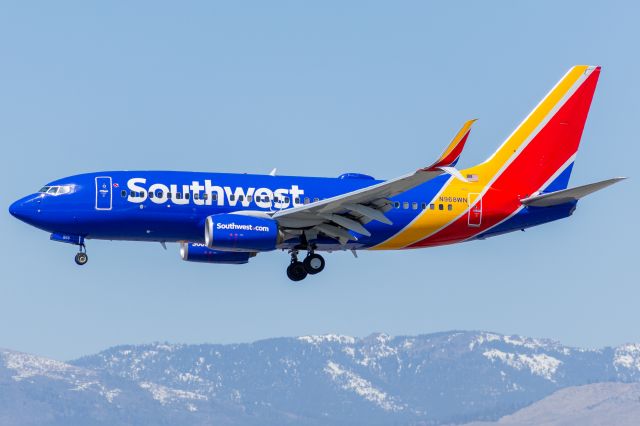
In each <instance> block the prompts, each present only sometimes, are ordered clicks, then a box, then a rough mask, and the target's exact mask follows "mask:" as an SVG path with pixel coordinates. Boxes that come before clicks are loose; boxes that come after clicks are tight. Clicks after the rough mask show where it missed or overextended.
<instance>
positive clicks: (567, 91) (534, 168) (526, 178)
mask: <svg viewBox="0 0 640 426" xmlns="http://www.w3.org/2000/svg"><path fill="white" fill-rule="evenodd" d="M599 75H600V67H599V66H589V65H577V66H574V67H573V68H571V69H570V70H569V71H568V72H567V73H566V74H565V75H564V77H562V79H561V80H560V81H559V82H558V83H557V84H556V85H555V86H554V87H553V89H551V91H550V92H549V93H548V94H547V96H545V97H544V99H542V101H541V102H540V103H539V104H538V105H537V106H536V107H535V108H534V109H533V111H531V113H530V114H529V115H528V116H527V117H526V118H525V119H524V121H523V122H522V123H520V125H519V126H518V127H517V128H516V129H515V130H514V132H513V133H512V134H511V135H510V136H509V137H508V138H507V140H506V141H505V142H504V143H503V144H502V145H501V146H500V148H498V150H497V151H496V152H495V153H494V154H493V155H492V156H491V157H490V158H489V159H488V160H487V161H486V162H485V163H483V164H482V165H481V166H482V168H483V169H485V171H486V172H488V174H490V175H492V176H493V178H492V179H491V180H492V181H493V182H495V184H494V185H492V186H493V187H494V188H495V187H496V185H497V186H498V187H501V183H502V184H504V179H500V177H506V176H504V175H511V177H512V178H514V177H515V175H517V178H518V181H519V185H518V186H519V187H520V188H535V189H536V190H538V191H546V192H549V191H557V190H561V189H564V188H566V187H567V185H568V183H569V176H570V175H571V168H572V166H573V161H574V159H575V156H576V153H577V151H578V146H579V144H580V138H581V137H582V131H583V129H584V124H585V121H586V119H587V114H588V113H589V107H590V106H591V99H592V98H593V94H594V91H595V88H596V84H597V82H598V77H599ZM514 169H518V170H519V172H517V173H514ZM523 171H524V172H523ZM511 180H512V181H513V179H511ZM499 181H502V182H499ZM522 195H524V196H527V195H530V193H529V194H522Z"/></svg>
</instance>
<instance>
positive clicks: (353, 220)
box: [272, 120, 476, 245]
mask: <svg viewBox="0 0 640 426" xmlns="http://www.w3.org/2000/svg"><path fill="white" fill-rule="evenodd" d="M475 121H476V120H469V121H467V122H466V123H465V124H464V125H463V126H462V128H461V129H460V131H459V132H458V133H457V134H456V135H455V137H454V138H453V140H452V141H451V143H450V144H449V146H447V148H446V149H445V150H444V152H443V153H442V155H441V156H440V158H438V160H437V161H436V162H434V163H433V164H431V165H430V166H428V167H425V168H422V169H418V170H416V171H415V172H413V173H409V174H407V175H404V176H400V177H397V178H395V179H391V180H388V181H385V182H381V183H378V184H375V185H371V186H368V187H365V188H361V189H358V190H355V191H352V192H347V193H345V194H341V195H337V196H335V197H331V198H327V199H324V200H321V201H317V202H315V203H311V204H305V205H303V206H297V207H292V208H290V209H286V210H281V211H279V212H276V213H274V214H273V216H272V217H273V219H276V220H277V221H278V222H279V224H280V226H281V227H282V228H285V229H286V230H290V231H292V234H295V233H296V232H295V230H301V229H305V230H308V231H311V233H313V232H316V233H317V232H319V233H322V234H324V235H327V236H329V237H331V238H335V239H337V240H338V241H339V242H340V243H341V244H343V245H344V244H346V243H347V242H348V241H350V240H357V238H356V237H355V236H354V235H352V234H351V233H349V232H348V231H353V232H356V233H358V234H361V235H366V236H370V235H371V233H370V232H369V231H368V230H367V229H366V228H365V227H364V226H363V224H366V223H368V222H370V221H371V220H377V221H379V222H382V223H386V224H389V225H391V221H390V220H389V219H388V218H387V217H386V216H385V215H384V213H385V212H387V211H389V210H390V209H391V208H392V204H391V202H390V201H389V198H391V197H394V196H396V195H398V194H401V193H403V192H405V191H408V190H410V189H412V188H415V187H416V186H418V185H421V184H423V183H425V182H428V181H430V180H431V179H433V178H435V177H437V176H440V175H442V174H445V173H448V174H451V175H453V176H455V177H456V178H458V179H462V180H464V178H463V177H462V176H461V175H460V173H459V172H458V171H457V170H456V169H455V168H454V167H453V166H454V165H455V164H456V163H457V162H458V159H459V158H460V154H461V153H462V150H463V148H464V145H465V143H466V142H467V138H468V137H469V132H470V131H471V126H472V125H473V123H474V122H475ZM298 233H300V232H298Z"/></svg>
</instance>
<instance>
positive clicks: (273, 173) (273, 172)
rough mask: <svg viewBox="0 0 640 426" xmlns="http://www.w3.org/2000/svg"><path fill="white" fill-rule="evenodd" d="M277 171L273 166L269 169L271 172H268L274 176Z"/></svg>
mask: <svg viewBox="0 0 640 426" xmlns="http://www.w3.org/2000/svg"><path fill="white" fill-rule="evenodd" d="M277 172H278V169H276V168H275V167H274V168H273V170H271V172H270V173H269V176H275V175H276V173H277Z"/></svg>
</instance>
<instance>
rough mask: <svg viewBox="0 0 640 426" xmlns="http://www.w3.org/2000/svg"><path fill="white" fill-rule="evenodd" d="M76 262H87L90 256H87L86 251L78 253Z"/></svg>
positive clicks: (80, 263) (79, 263) (81, 263)
mask: <svg viewBox="0 0 640 426" xmlns="http://www.w3.org/2000/svg"><path fill="white" fill-rule="evenodd" d="M75 260H76V263H77V264H78V265H80V266H82V265H84V264H86V263H87V262H88V261H89V256H87V253H84V252H80V253H78V254H76V259H75Z"/></svg>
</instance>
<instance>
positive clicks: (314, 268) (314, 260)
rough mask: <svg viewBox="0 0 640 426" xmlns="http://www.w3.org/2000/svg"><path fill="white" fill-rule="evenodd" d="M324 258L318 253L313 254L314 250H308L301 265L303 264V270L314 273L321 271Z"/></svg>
mask: <svg viewBox="0 0 640 426" xmlns="http://www.w3.org/2000/svg"><path fill="white" fill-rule="evenodd" d="M324 264H325V262H324V258H323V257H322V256H320V255H319V254H315V253H314V252H311V251H310V252H309V254H308V255H307V257H305V259H304V261H303V262H302V265H303V266H304V270H305V271H307V274H311V275H315V274H317V273H318V272H322V270H323V269H324Z"/></svg>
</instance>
